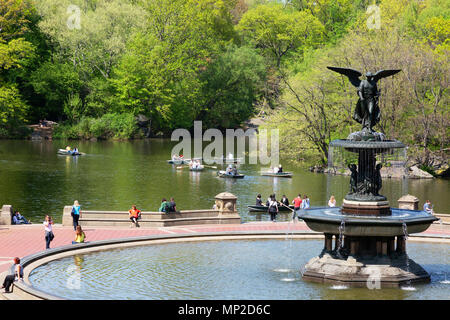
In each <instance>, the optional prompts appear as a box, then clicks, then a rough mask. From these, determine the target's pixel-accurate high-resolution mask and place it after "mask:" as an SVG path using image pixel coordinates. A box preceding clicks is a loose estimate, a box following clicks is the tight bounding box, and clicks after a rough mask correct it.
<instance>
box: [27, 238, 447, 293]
mask: <svg viewBox="0 0 450 320" xmlns="http://www.w3.org/2000/svg"><path fill="white" fill-rule="evenodd" d="M285 246H286V241H283V240H259V241H250V240H248V241H244V240H239V241H221V242H216V241H207V242H201V243H178V244H161V245H153V246H140V247H131V248H123V249H115V250H109V251H100V252H93V253H89V254H83V255H79V256H74V257H67V258H63V259H60V260H55V261H52V262H49V263H47V264H45V265H42V266H40V267H39V268H37V269H35V270H33V271H32V273H31V275H30V281H31V283H32V284H33V286H34V287H36V288H38V289H40V290H43V291H45V292H48V293H51V294H53V295H57V296H61V297H65V298H68V299H155V300H157V299H280V300H288V299H308V300H309V299H421V300H426V299H437V298H438V299H450V287H449V285H448V284H444V283H442V281H444V279H445V277H444V274H449V273H450V265H448V264H447V261H446V259H448V257H446V254H445V253H448V245H447V244H430V243H409V245H408V250H409V253H410V255H411V257H412V258H414V260H415V261H416V262H417V263H420V264H421V265H422V266H423V267H424V268H425V269H426V270H427V272H429V273H430V274H431V283H430V284H426V285H417V286H415V289H416V290H415V291H405V290H401V289H381V290H369V289H367V288H348V289H346V290H338V289H342V288H336V287H332V286H330V285H329V284H324V285H322V284H316V283H309V282H305V281H303V280H301V278H300V274H299V276H298V277H290V276H287V274H288V273H289V272H294V273H295V272H299V271H300V270H301V268H302V266H304V265H305V264H306V262H307V261H308V260H309V259H310V258H311V257H312V256H315V255H316V254H317V252H320V250H321V249H322V247H323V241H321V240H292V249H290V250H291V254H290V256H291V259H292V262H291V263H292V270H291V269H289V268H287V267H286V260H285V259H286V251H285V250H283V247H285ZM443 253H444V254H443ZM74 274H75V275H77V276H78V277H79V279H80V285H79V287H78V288H77V287H75V288H74V287H70V286H68V283H69V282H68V281H69V279H70V278H71V277H73V276H74ZM284 278H289V279H290V278H295V281H283V279H284Z"/></svg>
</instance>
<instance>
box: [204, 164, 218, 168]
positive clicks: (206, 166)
mask: <svg viewBox="0 0 450 320" xmlns="http://www.w3.org/2000/svg"><path fill="white" fill-rule="evenodd" d="M203 166H204V167H205V168H212V169H217V167H216V166H208V165H206V164H204V165H203Z"/></svg>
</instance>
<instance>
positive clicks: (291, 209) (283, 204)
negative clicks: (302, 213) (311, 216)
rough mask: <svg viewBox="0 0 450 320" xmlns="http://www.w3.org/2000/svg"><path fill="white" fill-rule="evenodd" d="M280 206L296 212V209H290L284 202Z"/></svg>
mask: <svg viewBox="0 0 450 320" xmlns="http://www.w3.org/2000/svg"><path fill="white" fill-rule="evenodd" d="M280 204H281V205H282V206H283V207H286V208H288V209H289V210H291V211H292V212H295V210H294V209H291V207H289V206H287V205H285V204H284V203H283V202H280Z"/></svg>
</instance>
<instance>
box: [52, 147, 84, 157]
mask: <svg viewBox="0 0 450 320" xmlns="http://www.w3.org/2000/svg"><path fill="white" fill-rule="evenodd" d="M57 153H58V154H61V155H65V156H82V155H84V154H85V153H83V152H78V151H77V152H74V151H71V150H66V149H58V152H57Z"/></svg>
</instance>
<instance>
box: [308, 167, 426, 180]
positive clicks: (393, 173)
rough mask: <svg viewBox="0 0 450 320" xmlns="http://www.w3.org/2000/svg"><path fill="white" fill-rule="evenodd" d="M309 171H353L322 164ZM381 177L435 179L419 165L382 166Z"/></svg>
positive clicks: (336, 173)
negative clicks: (326, 166)
mask: <svg viewBox="0 0 450 320" xmlns="http://www.w3.org/2000/svg"><path fill="white" fill-rule="evenodd" d="M309 171H311V172H315V173H327V174H333V175H343V176H350V174H351V172H350V170H349V169H340V170H337V169H336V168H324V167H322V166H313V167H310V168H309ZM380 173H381V177H382V178H408V179H434V178H435V177H434V176H433V175H432V174H430V173H428V172H426V171H423V170H421V169H419V168H418V167H417V166H411V167H407V168H404V167H383V168H381V171H380Z"/></svg>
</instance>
